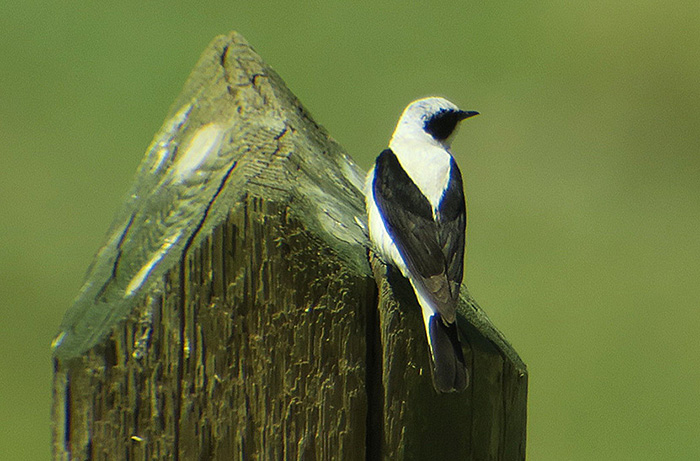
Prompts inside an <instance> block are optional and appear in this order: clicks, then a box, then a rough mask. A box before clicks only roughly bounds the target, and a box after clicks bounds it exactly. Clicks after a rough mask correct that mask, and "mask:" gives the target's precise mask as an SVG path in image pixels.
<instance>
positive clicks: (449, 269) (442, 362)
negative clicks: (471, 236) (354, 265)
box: [365, 97, 478, 392]
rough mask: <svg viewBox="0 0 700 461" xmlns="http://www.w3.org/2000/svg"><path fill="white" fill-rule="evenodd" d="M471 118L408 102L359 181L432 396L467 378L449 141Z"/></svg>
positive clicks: (459, 201)
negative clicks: (407, 288)
mask: <svg viewBox="0 0 700 461" xmlns="http://www.w3.org/2000/svg"><path fill="white" fill-rule="evenodd" d="M477 114H478V112H473V111H463V110H460V109H459V108H458V107H457V106H455V105H454V104H452V103H451V102H450V101H448V100H446V99H443V98H437V97H431V98H425V99H419V100H417V101H414V102H412V103H411V104H409V105H408V107H406V109H405V110H404V112H403V114H402V115H401V118H400V119H399V123H398V124H397V126H396V130H395V131H394V135H393V136H392V138H391V141H390V142H389V148H388V149H385V150H384V151H383V152H382V153H381V154H379V157H377V160H376V163H375V165H374V168H372V169H371V170H370V172H369V174H368V175H367V181H366V184H365V196H366V201H367V214H368V222H369V236H370V240H371V241H372V242H373V244H374V246H375V247H376V250H378V252H379V254H380V256H381V257H382V259H384V260H385V261H386V262H388V263H391V264H393V265H394V266H396V267H397V268H398V269H399V270H400V271H401V273H402V274H403V276H404V277H406V278H407V279H408V280H409V281H410V283H411V285H412V286H413V290H414V292H415V294H416V298H417V299H418V303H419V304H420V307H421V310H422V312H423V321H424V323H425V333H426V336H427V338H428V344H429V346H430V357H431V360H432V375H433V383H434V385H435V388H436V389H437V390H438V391H439V392H453V391H460V390H463V389H464V388H466V387H467V383H468V376H469V374H468V371H467V368H466V365H465V362H464V355H463V354H462V347H461V344H460V342H459V335H458V332H457V324H456V309H455V308H456V305H457V300H458V298H459V289H460V286H461V283H462V276H463V270H464V266H463V263H464V247H465V232H466V226H467V209H466V203H465V199H464V188H463V186H462V174H461V173H460V171H459V167H457V163H455V160H454V158H453V157H452V154H451V153H450V143H451V141H452V139H453V137H454V134H455V132H456V131H457V125H458V124H459V122H461V121H462V120H464V119H466V118H469V117H472V116H474V115H477Z"/></svg>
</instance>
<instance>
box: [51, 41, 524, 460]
mask: <svg viewBox="0 0 700 461" xmlns="http://www.w3.org/2000/svg"><path fill="white" fill-rule="evenodd" d="M362 177H363V173H362V172H361V171H360V170H359V169H358V168H357V166H356V165H355V164H354V163H353V162H352V161H351V159H350V158H349V157H348V156H347V154H346V153H345V152H344V151H343V150H342V148H341V147H340V146H339V145H338V144H337V143H335V142H334V141H333V140H332V139H331V138H330V137H329V136H328V134H327V133H326V132H325V130H323V129H322V128H321V127H319V126H318V125H317V124H316V123H315V122H314V121H313V120H312V119H311V117H310V116H309V115H308V113H307V112H306V111H305V110H304V109H303V107H302V106H301V104H300V103H299V102H298V101H297V100H296V98H295V97H294V96H293V95H292V94H291V92H289V90H288V89H287V88H286V87H285V86H284V83H283V82H282V80H281V79H280V78H279V77H278V76H277V75H276V74H275V73H274V72H273V71H272V70H271V69H270V68H269V67H267V66H266V65H265V64H264V63H263V62H262V60H261V59H260V57H259V56H257V55H256V54H255V53H254V51H253V50H252V49H251V48H250V46H249V45H248V44H247V43H246V42H245V40H244V39H243V38H242V37H240V36H239V35H237V34H235V33H232V34H230V35H229V36H222V37H219V38H217V39H216V40H215V41H214V42H213V43H212V45H211V46H210V47H209V48H208V50H207V51H206V52H205V53H204V55H203V56H202V58H201V60H200V62H199V64H198V65H197V67H196V69H195V70H194V72H193V74H192V76H191V77H190V79H189V81H188V83H187V84H186V86H185V89H184V91H183V94H182V95H181V96H180V97H179V98H178V100H177V101H176V103H175V104H174V106H173V109H172V110H171V112H170V114H169V116H168V118H167V121H166V123H165V124H164V126H163V128H162V130H161V132H160V133H159V134H158V135H157V136H156V139H155V141H154V143H153V145H152V146H151V148H150V149H149V151H148V152H147V155H146V158H145V159H144V162H143V163H142V165H141V167H140V169H139V173H138V174H137V178H136V182H135V186H134V188H133V190H132V193H131V194H130V198H129V199H128V200H127V203H126V205H125V208H124V211H123V212H122V213H120V215H119V216H118V217H117V219H116V220H115V224H114V225H113V226H112V229H111V231H110V232H109V233H108V238H107V243H106V244H105V246H104V247H103V248H102V249H101V250H100V251H99V252H98V254H97V256H96V258H95V262H94V263H93V265H92V266H91V269H90V271H89V272H88V276H87V281H86V284H85V286H84V287H83V289H82V290H81V293H80V294H79V296H78V298H77V299H76V302H75V304H74V305H73V306H72V307H71V309H70V310H69V311H68V313H67V314H66V319H65V320H64V323H63V324H62V326H61V331H60V333H59V335H58V336H57V338H56V341H55V349H54V350H55V356H56V359H55V374H54V390H53V392H54V403H53V408H52V419H53V433H54V457H55V458H56V459H69V458H72V459H170V458H172V459H380V458H384V459H440V457H443V459H479V460H480V459H522V458H524V453H525V451H524V450H525V422H526V394H527V374H526V370H525V366H524V365H523V363H522V362H521V361H520V359H519V358H518V357H517V354H515V352H513V350H512V349H511V348H510V346H509V345H508V344H507V342H505V340H504V339H503V338H502V337H501V336H500V334H499V333H498V332H497V331H496V330H495V329H494V328H493V326H492V325H491V323H490V322H489V321H488V319H487V318H486V317H485V316H484V315H483V313H482V312H481V310H480V309H479V308H478V306H476V304H475V303H474V302H473V300H471V298H469V297H468V295H466V290H465V293H464V294H465V297H464V303H463V305H462V306H461V307H460V328H461V329H462V336H463V338H465V341H464V343H465V357H467V358H468V360H469V361H470V363H471V365H472V368H471V369H472V383H471V384H470V387H469V388H468V389H467V391H466V392H464V393H461V394H451V395H438V394H436V393H435V391H434V390H433V388H432V383H431V379H430V374H429V369H428V366H429V365H428V355H427V354H428V352H427V351H428V349H427V345H426V344H425V336H424V334H422V332H423V327H422V326H421V325H420V323H419V322H420V321H421V319H420V314H419V312H420V310H419V309H418V307H417V304H416V301H415V297H413V295H412V291H411V290H410V287H409V286H408V284H407V282H406V281H405V280H403V279H401V278H400V277H398V276H396V274H392V273H391V272H390V273H389V276H388V277H387V274H386V271H387V267H386V266H384V265H383V264H382V263H381V262H380V261H379V260H376V259H374V258H373V256H372V255H371V252H369V254H370V256H371V258H372V265H371V267H370V264H369V263H368V259H367V256H368V250H367V247H368V242H367V240H366V236H365V234H364V222H365V218H364V204H363V197H362V193H361V183H362ZM377 287H379V289H378V288H377ZM436 456H437V457H436Z"/></svg>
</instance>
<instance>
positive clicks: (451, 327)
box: [426, 313, 469, 392]
mask: <svg viewBox="0 0 700 461" xmlns="http://www.w3.org/2000/svg"><path fill="white" fill-rule="evenodd" d="M427 327H428V328H426V333H428V344H429V345H430V356H431V359H432V365H433V369H432V371H433V384H434V385H435V389H437V391H438V392H456V391H462V390H464V389H465V388H466V387H467V385H468V384H469V371H468V370H467V366H466V364H465V361H464V354H463V353H462V345H461V343H460V342H459V334H458V331H457V322H452V323H450V324H447V323H445V322H443V320H442V318H441V317H440V314H439V313H435V314H433V315H431V316H430V319H429V324H428V325H427Z"/></svg>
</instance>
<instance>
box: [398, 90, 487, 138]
mask: <svg viewBox="0 0 700 461" xmlns="http://www.w3.org/2000/svg"><path fill="white" fill-rule="evenodd" d="M478 114H479V113H478V112H474V111H464V110H460V109H459V107H457V106H456V105H454V104H453V103H451V102H450V101H448V100H447V99H444V98H438V97H430V98H424V99H419V100H417V101H413V102H412V103H411V104H409V105H408V107H406V109H404V111H403V114H401V118H400V119H399V123H398V124H397V125H396V130H395V131H394V135H393V136H392V138H391V143H390V145H391V144H392V143H394V142H404V141H407V142H412V143H420V142H423V143H429V144H432V145H439V146H441V147H446V148H447V147H449V146H450V144H451V142H452V139H453V138H454V135H455V133H456V132H457V126H458V124H459V122H461V121H462V120H464V119H467V118H469V117H473V116H475V115H478Z"/></svg>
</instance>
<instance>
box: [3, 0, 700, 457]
mask: <svg viewBox="0 0 700 461" xmlns="http://www.w3.org/2000/svg"><path fill="white" fill-rule="evenodd" d="M87 3H88V2H57V1H44V2H33V1H27V2H13V3H12V4H10V2H3V5H2V6H0V63H1V64H0V139H1V141H2V142H1V143H0V156H1V157H0V159H1V160H2V168H0V212H1V213H2V215H1V216H2V217H1V218H0V220H1V221H0V308H1V309H2V321H1V322H0V350H1V351H2V354H0V384H1V389H2V391H1V393H0V429H1V430H0V458H2V459H8V460H9V459H13V460H14V459H27V460H30V459H47V458H48V457H49V456H50V428H49V405H50V399H51V396H50V390H51V374H52V367H51V361H50V352H49V343H50V341H51V339H52V337H53V335H54V334H55V333H56V331H57V328H58V324H59V322H60V320H61V318H62V316H63V313H64V311H65V310H66V308H67V307H68V305H69V304H70V302H71V299H72V298H73V297H74V296H75V295H76V294H77V291H78V288H79V287H80V285H81V282H82V277H83V274H84V272H85V270H86V268H87V266H88V264H89V263H90V261H91V259H92V256H93V254H94V253H95V251H96V250H97V248H98V247H99V246H100V244H101V243H102V240H103V238H104V235H105V232H106V231H107V227H108V225H109V224H110V222H111V219H112V217H113V215H114V214H115V213H116V211H117V210H118V209H119V208H120V206H121V203H122V200H123V198H124V195H125V194H126V192H127V190H128V188H129V185H130V183H131V180H132V177H133V174H134V172H135V170H136V166H137V165H138V163H139V162H140V160H141V157H142V155H143V153H144V151H145V149H146V147H147V145H148V144H149V142H150V140H151V138H152V136H153V135H154V134H155V132H156V131H157V129H158V128H159V127H160V125H161V123H162V122H163V118H164V116H165V114H166V111H167V110H168V107H169V105H170V103H171V102H172V101H173V100H174V99H175V97H176V96H177V95H178V93H179V91H180V89H181V87H182V85H183V83H184V81H185V79H186V77H187V75H188V73H189V72H190V70H191V69H192V67H193V66H194V64H195V62H196V61H197V59H198V57H199V55H200V53H201V52H202V51H203V49H204V48H205V47H206V46H207V44H208V43H209V42H210V41H211V40H212V39H213V37H214V36H215V35H217V34H220V33H225V32H228V31H229V30H238V31H240V32H242V33H243V34H244V36H245V37H246V38H247V39H248V41H250V42H251V44H252V45H253V46H254V47H255V48H256V50H257V51H258V52H259V53H260V54H261V55H262V56H263V58H264V59H265V60H267V62H268V63H269V64H271V65H272V66H273V67H274V68H275V69H276V70H277V72H278V73H279V74H280V75H281V76H282V77H283V78H284V79H285V80H286V82H287V84H288V85H289V87H290V88H291V89H292V90H293V91H294V92H295V93H296V94H297V95H298V97H299V98H300V99H301V100H302V101H303V102H304V104H305V105H306V106H307V107H308V108H309V109H310V111H311V112H312V113H313V114H314V116H315V117H316V119H317V120H318V121H319V122H320V123H321V124H323V125H324V126H325V127H326V128H328V130H329V131H330V132H331V133H332V134H333V136H334V137H335V138H336V139H338V140H339V141H340V143H341V144H343V145H344V146H345V147H346V148H347V149H348V151H349V152H350V153H351V154H352V156H353V157H354V158H355V160H356V161H357V162H358V163H359V164H360V165H362V166H363V167H364V168H367V167H369V165H370V163H371V161H372V160H373V158H374V156H375V155H376V154H377V153H379V152H380V151H381V150H382V149H383V148H384V146H385V145H386V143H387V142H388V139H389V136H390V135H391V132H392V130H393V128H394V124H395V122H396V120H397V118H398V116H399V114H400V112H401V110H402V109H403V107H404V106H405V105H406V104H407V103H408V102H410V101H411V100H413V99H417V98H418V97H422V96H426V95H432V94H436V95H442V96H446V97H448V98H449V99H451V100H453V101H455V102H456V103H458V104H459V105H461V106H462V107H463V108H465V109H472V110H478V111H480V112H481V113H482V115H481V116H480V117H477V118H475V119H473V120H469V121H468V122H466V123H465V124H464V126H463V127H462V130H461V132H460V135H459V136H458V137H457V140H456V142H455V144H454V146H453V150H454V153H455V155H456V157H457V160H458V162H459V163H460V164H461V167H462V171H463V174H464V176H465V180H466V184H467V185H466V187H467V193H468V196H469V205H470V227H469V250H468V261H467V272H466V282H467V284H468V286H469V288H470V290H471V292H472V293H473V294H474V296H475V297H476V299H477V300H479V302H480V303H481V304H482V305H483V307H484V308H485V309H486V310H487V312H488V313H489V315H490V316H491V318H492V319H493V321H494V322H495V323H496V324H497V325H498V326H499V328H500V329H501V330H502V331H503V332H504V333H505V335H506V336H507V337H508V338H509V339H510V340H511V342H512V343H513V345H514V346H515V348H516V349H517V350H518V351H519V353H520V354H521V356H522V357H523V359H524V360H525V362H526V363H527V364H528V366H529V370H530V400H529V426H528V455H529V458H530V459H534V460H590V459H606V460H607V459H611V460H618V459H634V460H638V459H649V460H658V459H700V338H699V332H700V310H699V308H700V296H699V295H700V289H699V285H700V232H699V229H700V200H699V194H700V149H699V147H700V136H699V131H700V130H699V128H700V4H699V3H698V1H697V0H688V1H664V2H661V1H648V0H647V1H645V0H641V1H635V2H621V1H583V2H561V1H544V2H537V4H535V3H534V2H522V1H505V2H455V1H449V2H446V1H441V2H437V1H433V2H428V1H418V2H398V1H395V2H380V3H376V2H353V4H352V5H351V4H350V2H338V1H326V2H309V3H302V2H295V3H291V2H290V3H289V4H288V6H284V5H283V4H281V3H275V4H270V5H269V6H265V5H260V3H262V2H256V3H255V4H253V2H246V3H243V2H223V1H220V2H200V4H196V5H195V3H194V2H192V3H190V2H181V1H168V2H162V1H155V2H153V1H152V2H135V1H126V2H117V3H116V4H105V3H104V2H100V3H99V4H97V3H93V4H89V5H88V4H87ZM270 3H272V2H270Z"/></svg>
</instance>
